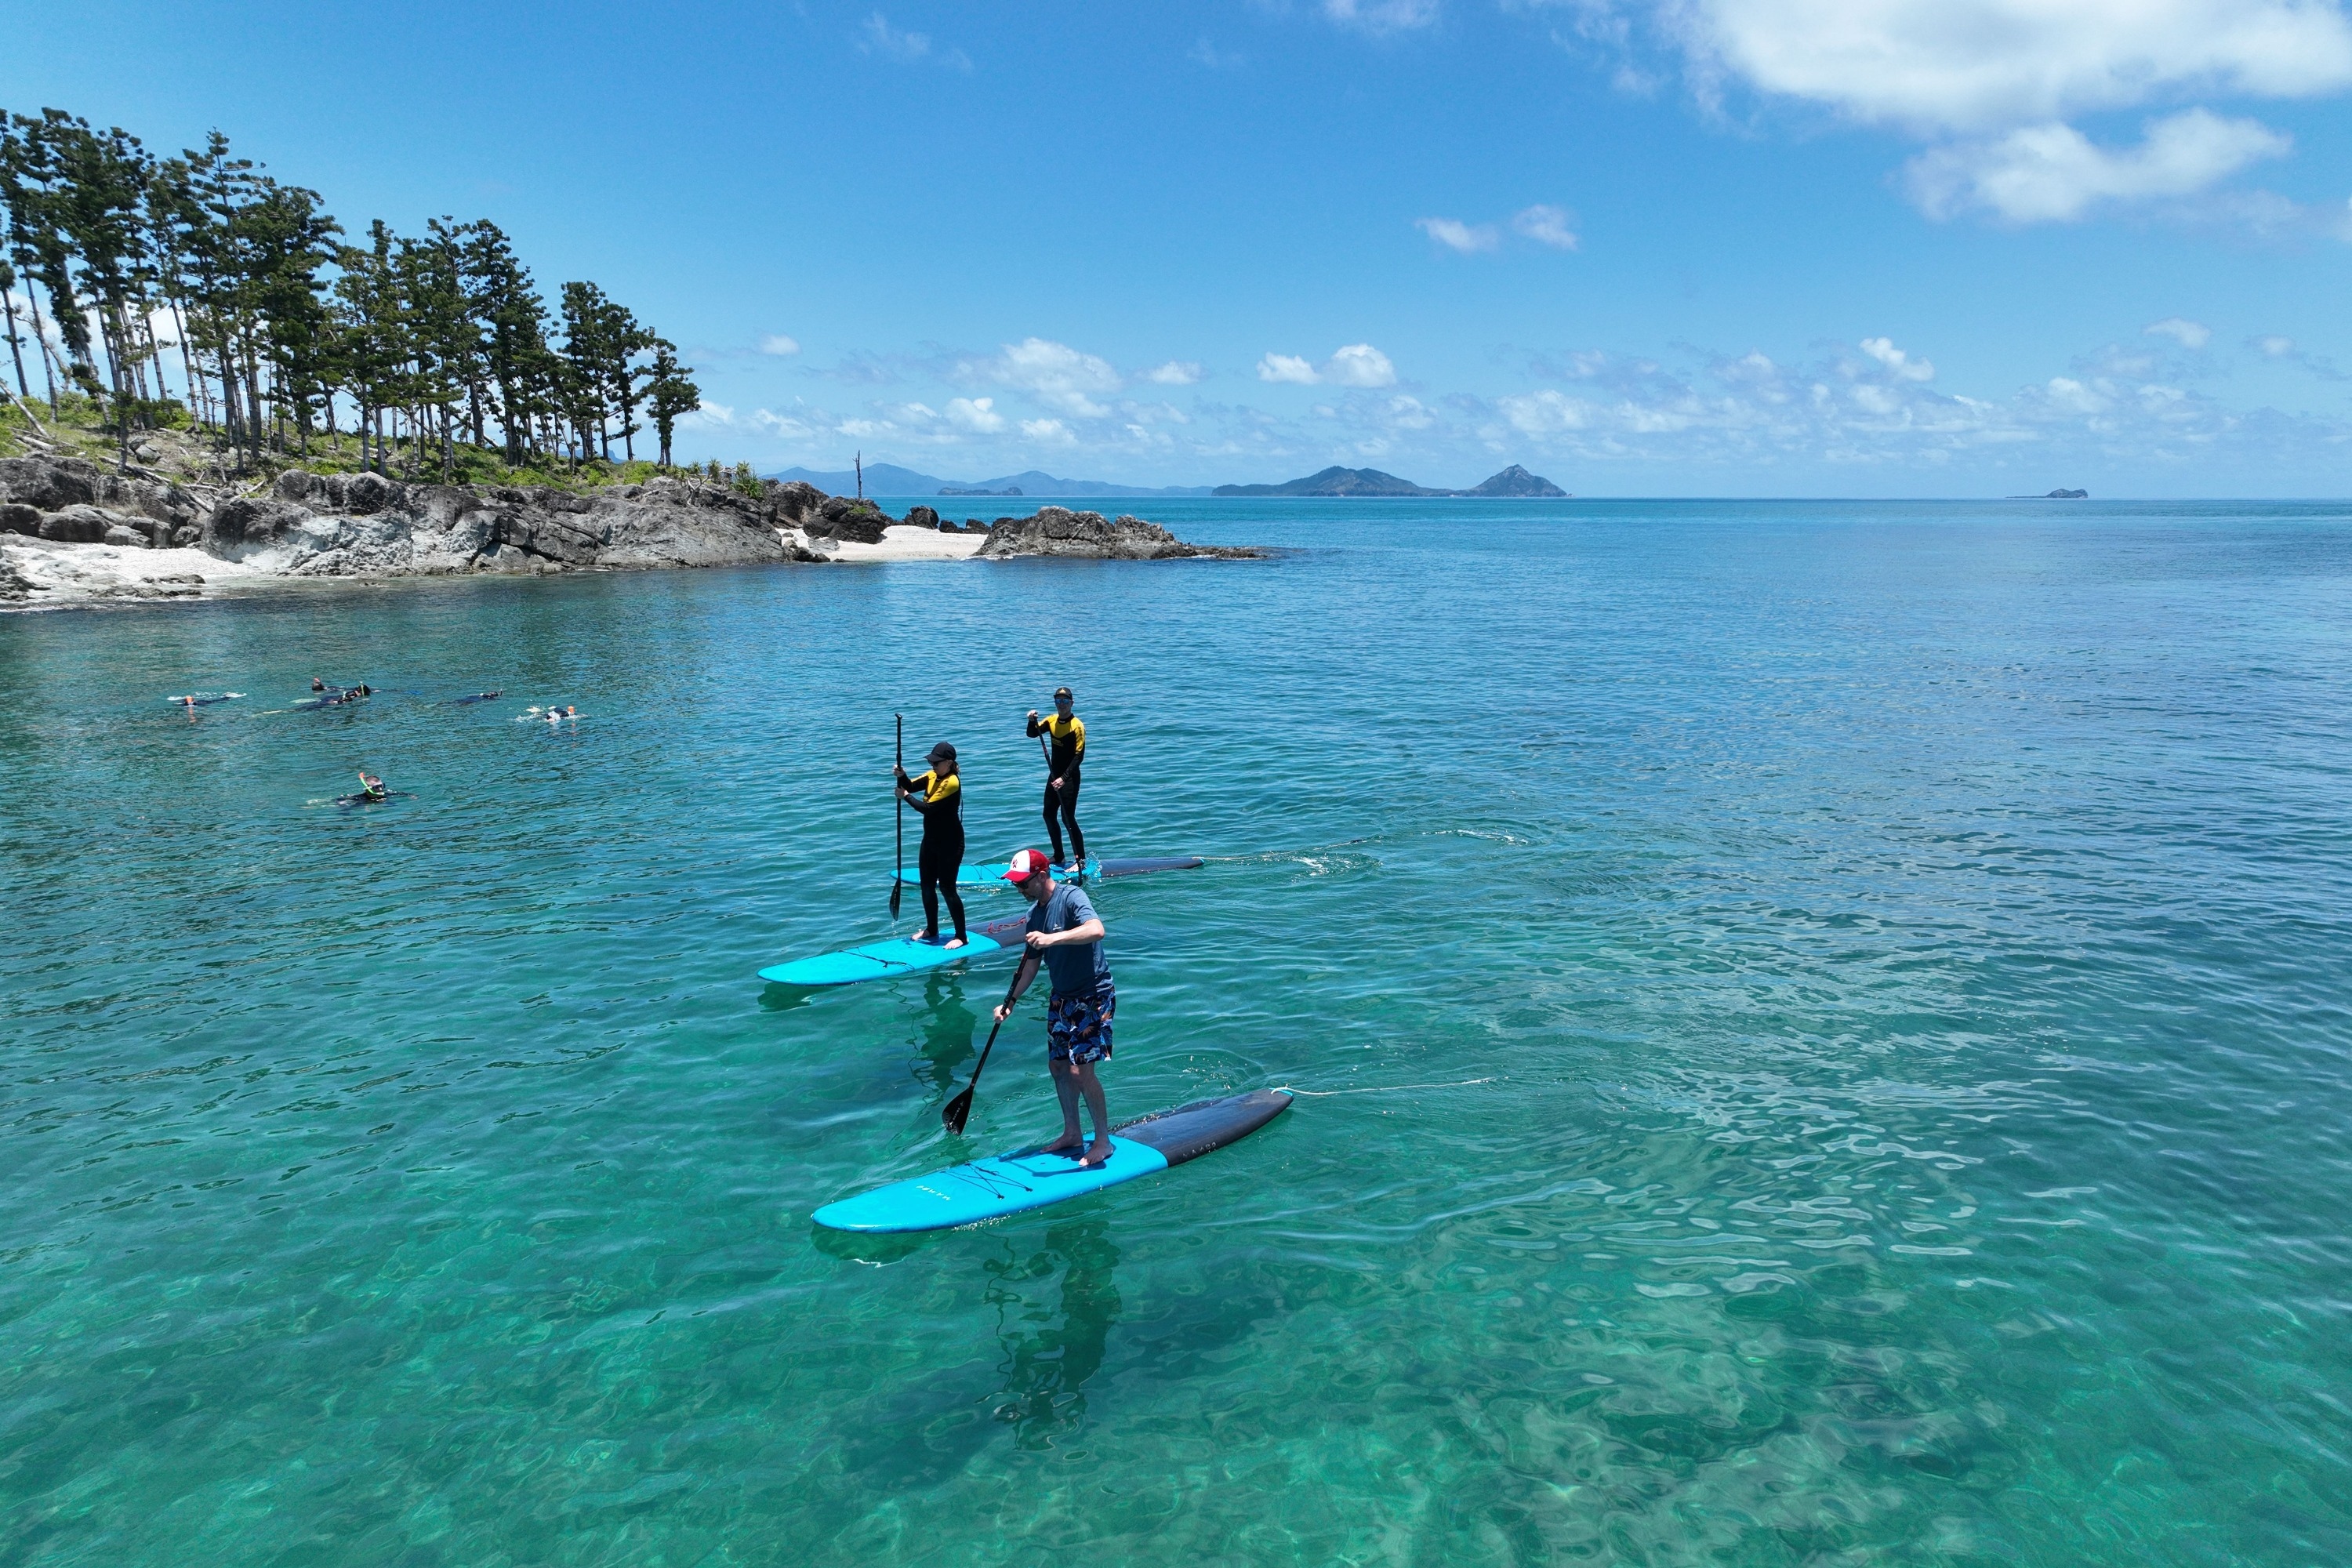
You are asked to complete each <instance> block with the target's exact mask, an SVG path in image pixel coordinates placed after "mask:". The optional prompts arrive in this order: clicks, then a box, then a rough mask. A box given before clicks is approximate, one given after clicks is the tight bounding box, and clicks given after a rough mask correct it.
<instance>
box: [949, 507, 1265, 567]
mask: <svg viewBox="0 0 2352 1568" xmlns="http://www.w3.org/2000/svg"><path fill="white" fill-rule="evenodd" d="M980 553H981V554H982V556H983V557H987V558H990V559H994V560H1003V559H1005V558H1006V557H1008V556H1014V555H1061V556H1072V557H1076V558H1078V559H1080V560H1087V561H1174V560H1182V559H1187V558H1202V557H1207V558H1214V559H1221V560H1242V561H1247V560H1255V559H1258V558H1259V557H1260V556H1261V555H1262V553H1263V552H1260V551H1255V550H1234V549H1229V548H1224V547H1221V546H1216V545H1205V544H1187V543H1185V542H1183V541H1182V540H1181V539H1179V538H1177V537H1176V536H1175V535H1174V534H1172V533H1171V532H1169V531H1167V530H1166V529H1164V528H1162V527H1160V525H1159V524H1158V523H1156V522H1146V521H1143V520H1142V519H1141V518H1139V517H1126V516H1121V517H1115V518H1108V519H1106V518H1105V517H1104V516H1103V514H1102V513H1100V512H1098V511H1071V510H1068V509H1067V508H1066V507H1058V506H1049V507H1044V508H1041V509H1040V510H1038V511H1037V512H1036V514H1035V515H1034V516H1031V517H1017V518H999V519H997V521H996V526H995V527H994V528H992V529H991V530H989V532H988V542H987V543H985V544H982V546H981V547H980Z"/></svg>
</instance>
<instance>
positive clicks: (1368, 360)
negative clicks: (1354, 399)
mask: <svg viewBox="0 0 2352 1568" xmlns="http://www.w3.org/2000/svg"><path fill="white" fill-rule="evenodd" d="M1396 378H1397V375H1396V366H1395V365H1393V364H1391V363H1389V356H1388V355H1386V354H1384V353H1381V351H1380V350H1378V349H1376V348H1374V347H1372V345H1371V344H1370V343H1349V345H1348V346H1347V347H1346V348H1343V349H1341V350H1340V351H1339V353H1335V354H1333V355H1332V356H1331V357H1330V359H1329V360H1328V361H1327V362H1326V363H1325V364H1324V366H1323V379H1324V380H1326V381H1328V382H1331V383H1333V384H1337V385H1339V386H1393V385H1395V384H1396Z"/></svg>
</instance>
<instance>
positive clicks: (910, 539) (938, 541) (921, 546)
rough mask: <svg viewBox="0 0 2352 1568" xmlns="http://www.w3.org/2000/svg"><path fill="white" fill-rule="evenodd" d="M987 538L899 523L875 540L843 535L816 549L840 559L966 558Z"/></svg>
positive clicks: (885, 530) (909, 559) (916, 559)
mask: <svg viewBox="0 0 2352 1568" xmlns="http://www.w3.org/2000/svg"><path fill="white" fill-rule="evenodd" d="M779 531H780V532H781V531H782V530H779ZM803 542H804V543H808V544H810V546H811V547H812V548H816V546H815V544H814V541H809V540H805V539H804V540H803ZM987 542H988V535H986V534H984V533H941V532H940V531H939V530H937V529H935V528H910V527H908V526H907V525H906V524H904V523H901V524H899V525H898V526H896V527H892V528H886V529H884V530H883V531H882V542H881V543H879V544H860V543H858V542H856V541H855V540H848V539H845V540H843V541H842V542H840V543H839V544H838V545H836V546H835V547H834V548H832V549H830V550H822V551H820V553H822V554H824V555H827V556H830V557H831V558H832V559H833V560H835V561H840V562H866V561H969V560H970V559H971V558H972V557H973V556H975V555H977V554H979V553H980V547H981V546H982V545H983V544H985V543H987Z"/></svg>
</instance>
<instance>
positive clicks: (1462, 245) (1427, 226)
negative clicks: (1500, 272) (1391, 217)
mask: <svg viewBox="0 0 2352 1568" xmlns="http://www.w3.org/2000/svg"><path fill="white" fill-rule="evenodd" d="M1412 226H1413V227H1415V228H1417V229H1419V230H1421V231H1422V233H1423V234H1425V235H1427V236H1429V237H1430V238H1432V239H1433V240H1435V241H1437V243H1438V244H1440V245H1443V246H1446V247H1450V248H1452V249H1454V250H1458V251H1460V252H1461V253H1462V254H1463V255H1465V256H1470V255H1475V253H1477V252H1478V251H1481V250H1492V249H1494V248H1495V247H1496V246H1498V245H1500V244H1502V243H1503V237H1502V236H1501V235H1500V234H1499V233H1497V232H1496V228H1495V226H1494V225H1493V224H1491V223H1482V224H1466V223H1464V222H1463V221H1462V220H1461V219H1460V218H1451V217H1417V218H1415V219H1413V220H1412Z"/></svg>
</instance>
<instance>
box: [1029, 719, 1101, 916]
mask: <svg viewBox="0 0 2352 1568" xmlns="http://www.w3.org/2000/svg"><path fill="white" fill-rule="evenodd" d="M1029 733H1030V734H1032V735H1044V736H1046V737H1048V738H1049V740H1050V741H1051V742H1052V746H1053V749H1052V750H1051V751H1050V752H1047V754H1046V757H1045V832H1046V833H1047V834H1048V835H1049V836H1050V837H1052V838H1053V840H1054V864H1055V866H1062V865H1065V864H1067V865H1072V866H1076V867H1077V868H1080V869H1082V870H1083V869H1084V868H1085V867H1086V863H1087V836H1086V834H1085V833H1083V832H1081V831H1080V830H1079V827H1078V770H1079V769H1081V768H1083V767H1085V766H1086V764H1087V725H1086V721H1085V720H1083V719H1080V718H1079V717H1078V716H1077V715H1076V714H1075V713H1073V712H1071V711H1070V689H1069V688H1068V687H1066V686H1065V687H1063V688H1062V689H1059V690H1058V691H1055V693H1054V713H1053V716H1052V717H1051V718H1048V719H1040V718H1038V717H1037V710H1035V709H1034V708H1032V709H1031V710H1029ZM1064 823H1068V824H1069V825H1070V849H1071V852H1072V855H1073V857H1074V858H1072V859H1070V860H1068V861H1064V860H1063V858H1062V824H1064Z"/></svg>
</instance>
